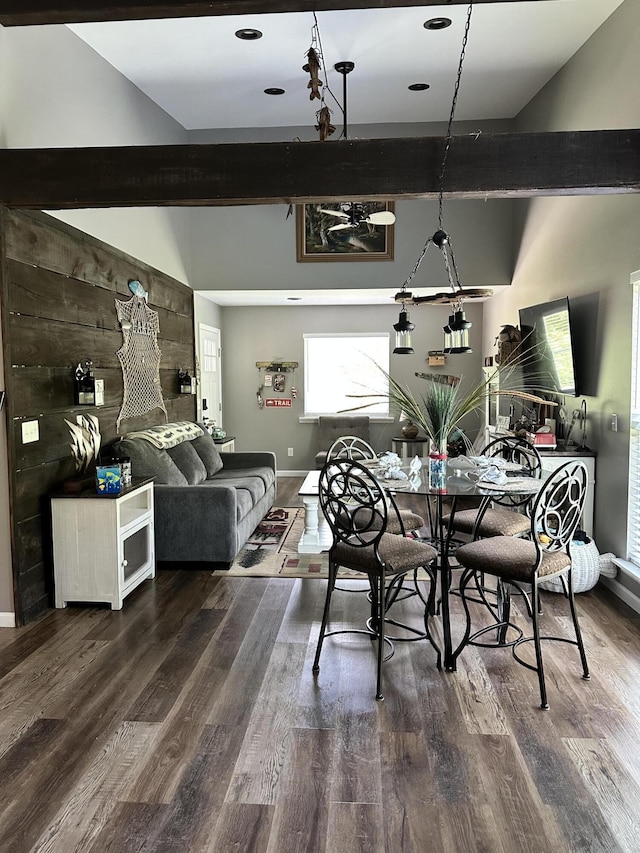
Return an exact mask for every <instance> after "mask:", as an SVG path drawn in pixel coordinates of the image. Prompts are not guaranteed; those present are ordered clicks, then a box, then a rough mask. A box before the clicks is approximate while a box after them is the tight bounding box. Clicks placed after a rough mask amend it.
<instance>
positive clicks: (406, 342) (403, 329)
mask: <svg viewBox="0 0 640 853" xmlns="http://www.w3.org/2000/svg"><path fill="white" fill-rule="evenodd" d="M393 328H394V329H395V330H396V345H395V348H394V350H393V352H394V354H395V355H412V354H413V352H414V349H413V347H412V346H411V332H412V331H413V330H414V329H415V326H414V325H413V323H412V322H411V318H410V317H409V312H408V311H407V306H406V305H403V306H402V308H401V310H400V316H399V317H398V322H397V323H394V324H393Z"/></svg>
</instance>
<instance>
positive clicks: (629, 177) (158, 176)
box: [0, 129, 640, 209]
mask: <svg viewBox="0 0 640 853" xmlns="http://www.w3.org/2000/svg"><path fill="white" fill-rule="evenodd" d="M443 146H444V139H443V138H442V137H414V138H399V139H354V140H338V141H335V142H270V143H234V144H217V145H157V146H146V145H140V146H132V147H126V148H118V147H116V148H47V149H37V148H29V149H11V148H9V149H4V150H0V203H2V204H4V205H6V206H8V207H24V208H32V209H34V208H35V209H71V208H86V207H140V206H165V205H170V206H198V205H202V206H223V205H242V204H273V203H290V202H305V201H306V202H310V201H344V200H358V199H376V198H379V199H385V200H393V199H406V198H435V197H437V194H438V177H439V171H440V163H441V160H442V152H443ZM638 191H640V130H636V129H632V130H594V131H567V132H557V133H526V134H525V133H506V134H477V135H476V134H471V135H465V136H454V137H453V138H452V142H451V148H450V151H449V156H448V160H447V172H446V176H445V194H446V196H447V197H455V198H516V197H526V196H536V195H591V194H599V195H603V194H611V193H629V192H638Z"/></svg>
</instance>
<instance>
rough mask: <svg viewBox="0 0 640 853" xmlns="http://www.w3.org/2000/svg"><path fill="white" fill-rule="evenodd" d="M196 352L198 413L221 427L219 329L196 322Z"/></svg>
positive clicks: (202, 417)
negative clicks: (198, 370)
mask: <svg viewBox="0 0 640 853" xmlns="http://www.w3.org/2000/svg"><path fill="white" fill-rule="evenodd" d="M198 352H199V355H200V383H199V385H198V413H199V416H200V419H201V420H204V418H208V419H209V420H210V421H213V422H214V424H215V426H217V427H222V371H221V345H220V329H215V328H214V327H213V326H207V325H205V324H204V323H199V324H198Z"/></svg>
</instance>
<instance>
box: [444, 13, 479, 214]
mask: <svg viewBox="0 0 640 853" xmlns="http://www.w3.org/2000/svg"><path fill="white" fill-rule="evenodd" d="M472 11H473V3H469V8H468V9H467V20H466V23H465V27H464V35H463V37H462V49H461V51H460V59H459V61H458V73H457V75H456V85H455V87H454V90H453V99H452V101H451V112H450V113H449V123H448V125H447V134H446V137H445V142H444V153H443V155H442V165H441V166H440V179H439V182H438V183H439V190H438V226H439V228H440V229H441V230H442V197H443V195H444V172H445V167H446V165H447V157H448V156H449V148H450V146H451V127H452V125H453V117H454V115H455V113H456V104H457V103H458V92H459V91H460V80H461V78H462V64H463V62H464V57H465V53H466V50H467V41H468V39H469V27H470V26H471V12H472Z"/></svg>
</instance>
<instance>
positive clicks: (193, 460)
mask: <svg viewBox="0 0 640 853" xmlns="http://www.w3.org/2000/svg"><path fill="white" fill-rule="evenodd" d="M167 453H168V454H169V456H170V457H171V459H172V460H173V461H174V462H175V464H176V465H177V466H178V468H179V469H180V471H182V473H183V474H184V476H185V478H186V480H187V483H189V485H190V486H197V485H198V483H202V482H203V481H204V480H206V479H207V469H206V468H205V466H204V464H203V462H202V459H200V457H199V456H198V454H197V453H196V451H195V450H194V448H193V447H192V446H191V442H190V441H183V442H182V444H176V446H175V447H168V448H167Z"/></svg>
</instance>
